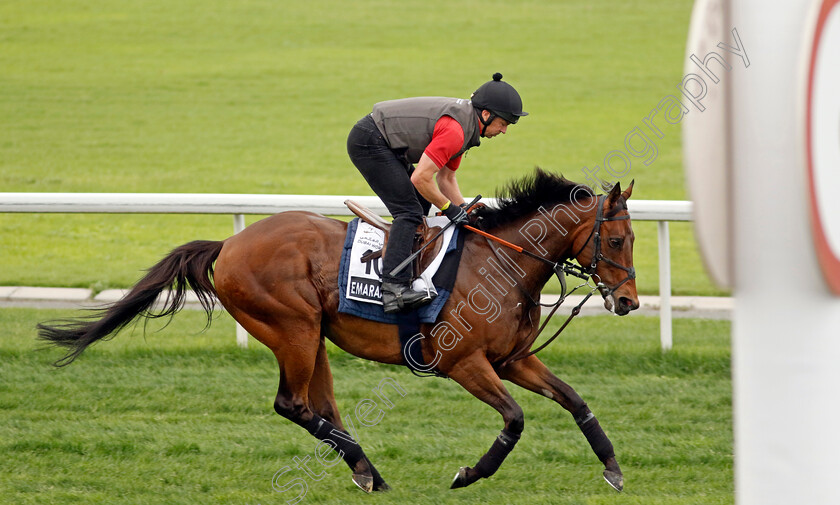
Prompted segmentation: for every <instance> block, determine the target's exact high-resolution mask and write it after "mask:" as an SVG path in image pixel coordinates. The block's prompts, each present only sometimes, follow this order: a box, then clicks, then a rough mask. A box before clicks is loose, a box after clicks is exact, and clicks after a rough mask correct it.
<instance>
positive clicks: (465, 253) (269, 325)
mask: <svg viewBox="0 0 840 505" xmlns="http://www.w3.org/2000/svg"><path fill="white" fill-rule="evenodd" d="M632 187H633V184H632V183H631V184H630V186H629V187H628V188H627V189H626V190H625V191H624V192H622V191H621V187H620V185H616V186H615V187H614V188H613V189H612V190H611V191H610V192H609V193H608V194H606V195H595V193H594V192H593V191H592V190H591V189H590V188H589V187H587V186H583V185H578V184H575V183H574V182H571V181H568V180H567V179H565V178H563V177H561V176H557V175H554V174H551V173H548V172H545V171H543V170H540V169H539V168H538V169H536V170H535V172H534V173H533V175H530V176H526V177H524V178H523V179H520V180H518V181H513V182H511V183H509V184H508V185H507V186H506V188H503V189H502V191H501V195H500V198H499V199H498V203H497V205H496V206H494V207H489V206H488V207H483V208H479V209H477V210H475V211H474V212H473V214H472V216H473V218H474V219H475V222H476V223H477V225H480V226H481V228H482V229H483V230H484V231H486V232H489V233H491V234H494V235H495V236H497V237H500V238H502V239H504V240H507V241H508V242H511V243H514V244H515V243H520V244H523V243H524V244H525V245H524V247H523V249H525V250H526V252H528V253H529V254H518V255H517V254H516V253H513V252H511V253H507V252H505V251H502V250H500V249H499V248H498V247H497V246H495V245H494V244H493V243H492V242H491V241H489V240H487V239H485V238H484V237H481V236H479V235H478V234H475V233H468V232H466V231H463V230H462V232H464V233H467V236H466V237H465V240H464V245H463V249H462V259H461V265H460V268H459V271H458V274H457V278H456V280H455V284H454V287H453V289H452V292H451V295H450V298H449V300H448V301H447V302H446V305H444V307H443V310H442V311H441V313H440V316H439V317H438V321H437V323H436V324H435V325H431V324H424V325H422V326H421V331H422V335H424V336H426V338H422V339H421V340H419V345H420V347H421V351H422V356H423V359H424V360H425V362H426V363H434V366H435V369H436V371H437V372H438V373H439V374H442V375H445V376H447V377H449V378H451V379H452V380H454V381H455V382H457V383H458V384H459V385H461V386H462V387H463V388H464V389H466V390H467V391H469V392H470V393H471V394H472V395H473V396H475V397H476V398H478V399H479V400H481V401H483V402H485V403H487V404H488V405H490V406H491V407H493V408H494V409H496V410H497V411H498V412H499V414H501V416H502V419H503V421H504V427H503V429H502V430H501V433H500V434H499V436H498V437H497V438H496V439H495V441H494V442H493V444H492V446H491V447H490V449H489V450H488V452H487V453H486V454H484V455H483V456H482V457H481V458H480V459H479V461H478V462H477V463H476V465H475V466H473V467H462V468H461V469H460V470H459V471H458V473H457V474H456V476H455V479H454V481H453V483H452V486H451V487H452V488H460V487H464V486H468V485H470V484H472V483H474V482H476V481H477V480H479V479H481V478H486V477H490V476H491V475H493V474H494V473H495V472H496V470H498V469H499V467H500V466H501V464H502V462H503V461H504V459H505V457H506V456H507V455H508V454H509V453H510V452H511V450H513V448H514V446H515V444H516V442H517V441H518V440H519V438H520V435H521V434H522V431H523V428H524V414H523V412H522V409H521V408H520V407H519V405H517V403H516V402H515V401H514V399H513V398H512V397H511V395H510V393H508V391H507V389H506V388H505V386H504V384H503V383H502V381H503V380H506V381H510V382H512V383H514V384H516V385H518V386H521V387H523V388H525V389H527V390H529V391H533V392H535V393H537V394H540V395H544V396H546V397H548V398H549V399H552V400H554V401H555V402H557V403H559V404H560V406H561V407H563V408H564V409H566V410H567V411H569V412H570V413H571V414H572V417H573V419H574V420H575V422H576V423H577V424H578V426H579V427H580V429H581V431H582V432H583V435H584V436H585V437H586V439H587V441H588V442H589V444H590V446H591V448H592V450H593V452H594V453H595V455H596V456H597V457H598V458H599V459H600V461H601V462H602V463H603V464H604V468H605V469H604V477H605V478H606V480H607V482H608V483H609V484H610V485H611V486H613V487H614V488H615V489H616V490H618V491H621V490H622V488H623V486H624V478H623V475H622V473H621V469H620V467H619V465H618V462H617V461H616V457H615V453H614V450H613V446H612V443H611V442H610V440H609V439H608V438H607V436H606V434H605V433H604V430H603V429H602V428H601V426H600V425H599V423H598V420H597V419H596V418H595V416H594V414H593V413H592V411H591V410H590V409H589V407H588V406H587V404H586V403H585V402H584V401H583V399H582V398H581V397H580V396H579V395H578V394H577V393H576V392H575V391H574V389H572V388H571V387H570V386H569V385H567V384H566V383H564V382H563V381H561V380H560V379H558V378H557V377H555V376H554V375H553V374H552V373H551V372H550V371H549V370H548V368H547V367H546V366H545V365H544V364H543V363H542V362H541V361H540V360H539V359H538V358H537V356H536V355H528V356H527V357H522V356H523V354H522V351H523V350H524V351H525V352H526V354H527V351H528V348H529V347H530V345H531V343H533V338H535V337H536V326H535V324H534V322H535V321H536V322H539V320H540V310H541V309H540V306H539V299H540V292H541V290H542V288H543V286H544V285H545V284H546V282H547V281H548V280H549V279H550V278H551V276H552V274H553V273H554V272H555V271H556V267H557V265H559V264H560V262H561V261H564V260H567V259H575V260H577V261H578V263H579V264H580V265H581V266H584V267H586V270H587V271H588V273H590V274H591V275H592V277H593V278H594V279H595V280H597V281H598V283H599V284H598V286H599V289H600V290H601V295H602V296H603V298H604V305H605V307H606V308H607V309H608V310H611V311H612V312H614V313H616V314H618V315H625V314H627V313H628V312H630V311H631V310H634V309H636V308H638V307H639V301H638V296H637V293H636V284H635V280H634V279H635V272H634V270H633V241H634V235H633V230H632V228H631V225H630V219H629V213H628V211H627V205H626V202H627V199H628V198H630V194H631V192H632ZM346 231H347V223H345V222H343V221H339V220H335V219H330V218H327V217H324V216H321V215H317V214H314V213H310V212H297V211H292V212H283V213H280V214H276V215H274V216H271V217H268V218H265V219H263V220H261V221H259V222H256V223H254V224H252V225H251V226H249V227H248V228H246V229H245V230H244V231H242V232H240V233H239V234H237V235H234V236H232V237H230V238H228V239H226V240H223V241H194V242H190V243H188V244H185V245H183V246H180V247H178V248H176V249H174V250H173V251H172V252H171V253H170V254H169V255H167V256H166V257H165V258H164V259H162V260H161V261H160V262H159V263H158V264H157V265H155V266H154V267H152V268H151V269H150V270H149V271H148V273H147V274H146V275H145V277H143V278H142V279H141V280H140V281H139V282H138V283H137V284H136V285H135V286H134V287H133V288H132V289H131V290H130V291H129V292H128V293H127V294H126V295H125V297H123V298H122V299H121V300H120V301H118V302H115V303H114V304H112V305H110V306H108V307H106V308H104V309H102V310H101V311H99V312H97V313H96V314H95V315H94V316H93V317H92V318H80V319H71V320H64V321H55V322H47V323H43V324H39V325H38V329H39V336H40V338H41V339H43V340H45V341H46V342H48V343H50V344H55V345H58V346H62V347H65V348H66V349H67V354H66V355H65V356H64V357H63V358H62V359H60V360H58V361H57V362H56V363H55V365H56V366H64V365H67V364H69V363H70V362H72V361H73V360H74V359H75V358H76V357H77V356H78V355H79V354H80V353H81V352H82V351H84V350H85V349H86V348H87V347H88V346H89V345H91V344H93V343H95V342H97V341H99V340H102V339H105V338H106V337H108V336H112V335H115V334H116V333H117V332H118V331H119V330H121V329H122V328H124V327H125V326H127V325H129V324H130V323H132V322H135V321H137V320H138V319H139V318H141V317H147V318H148V317H164V316H171V315H173V314H174V313H175V312H177V311H178V310H180V309H181V308H182V307H183V304H184V301H185V296H186V289H187V286H190V287H192V289H193V291H194V292H195V294H196V295H197V297H198V298H199V301H200V302H201V304H202V306H203V307H204V309H205V310H206V312H207V317H208V325H209V324H210V317H211V313H212V311H213V307H214V304H215V299H218V301H219V302H221V304H222V305H223V306H224V308H225V309H226V310H227V311H228V312H229V313H230V314H231V316H232V317H233V318H234V319H235V320H236V321H237V322H239V324H241V325H242V326H243V327H244V328H245V329H246V330H247V331H248V333H250V334H251V335H252V336H254V338H256V339H257V340H259V341H260V342H262V343H263V344H264V345H266V346H267V347H268V348H269V349H271V351H272V352H273V353H274V355H275V356H276V358H277V362H278V363H279V366H280V385H279V388H278V392H277V396H276V399H275V401H274V410H275V411H276V412H277V413H278V414H279V415H281V416H282V417H284V418H286V419H288V420H290V421H292V422H294V423H296V424H298V425H299V426H301V427H302V428H304V429H306V430H307V431H308V432H309V433H310V434H311V435H313V436H314V437H316V438H317V439H319V440H321V441H322V442H324V443H326V444H328V445H330V447H331V448H332V449H333V450H334V451H335V452H336V453H337V454H338V456H340V457H342V458H343V459H344V461H345V463H346V464H347V465H348V466H349V467H350V469H351V470H352V478H353V481H354V482H355V483H356V484H357V485H358V486H359V487H360V488H362V489H363V490H365V491H366V492H370V491H379V490H387V489H389V487H388V485H387V484H386V483H385V480H384V479H383V478H382V477H381V476H380V474H379V472H378V471H377V470H376V468H375V467H374V466H373V464H372V463H371V462H370V460H369V459H368V457H367V456H366V455H365V453H364V451H363V450H362V448H361V446H360V445H359V444H358V443H357V442H356V441H355V440H354V439H353V438H352V437H351V436H349V434H348V432H347V430H346V429H345V427H344V425H343V424H342V421H341V417H340V416H339V412H338V407H337V405H336V401H335V397H334V393H333V377H332V372H331V371H330V366H329V362H328V360H327V349H326V346H325V339H330V340H331V341H332V342H333V343H335V344H336V345H337V346H338V347H339V348H341V349H343V350H344V351H346V352H348V353H350V354H352V355H354V356H357V357H359V358H362V359H367V360H372V361H378V362H380V363H386V364H392V365H401V364H404V360H403V355H402V352H401V351H402V348H401V345H400V340H399V338H398V329H397V327H396V326H395V325H389V324H384V323H379V322H373V321H369V320H366V319H361V318H359V317H356V316H352V315H348V314H343V313H340V312H339V311H338V306H339V292H338V288H337V286H338V272H339V258H340V256H341V251H342V245H343V243H344V239H345V232H346ZM511 254H514V255H515V257H512V256H510V255H511ZM491 273H492V275H491ZM165 291H166V292H168V293H169V294H168V296H167V297H166V300H165V302H164V303H163V306H162V308H158V309H155V304H156V300H157V298H158V296H159V295H161V293H163V292H165ZM214 297H215V298H214ZM417 342H418V341H415V344H414V345H417ZM515 354H516V355H517V356H516V359H511V358H513V357H514V355H515Z"/></svg>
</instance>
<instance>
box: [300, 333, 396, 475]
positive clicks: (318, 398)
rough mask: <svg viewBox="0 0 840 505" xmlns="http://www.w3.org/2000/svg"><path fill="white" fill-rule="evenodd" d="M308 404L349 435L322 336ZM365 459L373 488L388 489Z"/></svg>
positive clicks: (368, 460) (371, 464)
mask: <svg viewBox="0 0 840 505" xmlns="http://www.w3.org/2000/svg"><path fill="white" fill-rule="evenodd" d="M309 405H310V407H311V408H312V410H313V411H314V412H315V413H316V414H318V415H319V416H321V417H323V418H324V419H326V420H327V421H329V422H331V423H332V424H333V425H335V427H336V428H338V429H339V430H341V431H342V432H343V433H345V434H346V435H347V436H348V437H350V434H349V433H348V432H347V430H346V429H344V424H343V423H342V422H341V416H340V415H339V413H338V405H337V404H336V402H335V393H334V391H333V377H332V372H331V371H330V362H329V359H328V358H327V347H326V345H325V343H324V339H323V338H322V339H321V343H320V345H319V346H318V354H317V357H316V358H315V371H314V373H313V375H312V382H311V383H310V384H309ZM365 459H366V461H367V463H368V466H369V467H370V472H371V475H372V476H373V490H374V491H387V490H388V489H390V487H389V486H388V484H387V483H385V480H384V479H383V478H382V476H380V475H379V472H378V471H377V470H376V468H375V467H374V466H373V463H371V462H370V459H367V456H365ZM351 469H352V467H351Z"/></svg>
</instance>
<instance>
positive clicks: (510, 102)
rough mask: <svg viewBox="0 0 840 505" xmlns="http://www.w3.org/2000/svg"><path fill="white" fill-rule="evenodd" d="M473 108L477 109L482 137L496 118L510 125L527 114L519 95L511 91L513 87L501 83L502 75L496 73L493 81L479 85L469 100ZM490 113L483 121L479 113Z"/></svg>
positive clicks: (513, 90)
mask: <svg viewBox="0 0 840 505" xmlns="http://www.w3.org/2000/svg"><path fill="white" fill-rule="evenodd" d="M470 99H471V100H472V104H473V107H475V108H476V109H478V112H479V115H478V118H479V120H480V121H481V124H482V125H484V128H482V129H481V135H482V136H483V135H484V130H485V129H486V128H487V126H488V125H489V124H490V123H491V122H493V119H495V118H496V116H498V117H500V118H502V119H504V120H505V121H507V122H508V123H510V124H514V123H516V122H517V121H519V118H520V117H522V116H527V115H528V113H527V112H524V111H523V110H522V98H520V97H519V93H517V92H516V90H515V89H513V86H511V85H510V84H508V83H506V82H504V81H502V74H500V73H499V72H496V73H495V74H493V80H492V81H487V82H485V83H484V84H482V85H481V87H479V88H478V89H477V90H475V93H473V94H472V97H471V98H470ZM482 110H488V111H490V117H489V118H488V119H487V121H485V120H484V119H483V118H482V117H481V113H480V112H481V111H482Z"/></svg>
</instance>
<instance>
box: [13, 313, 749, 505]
mask: <svg viewBox="0 0 840 505" xmlns="http://www.w3.org/2000/svg"><path fill="white" fill-rule="evenodd" d="M70 315H77V313H75V312H71V311H55V310H36V309H4V310H2V311H0V327H2V328H3V335H2V337H1V338H0V376H2V381H1V382H0V452H2V454H3V457H2V458H0V496H2V500H0V501H2V502H3V503H15V504H36V503H37V504H40V503H51V504H71V503H72V504H86V503H91V504H92V503H125V504H138V505H139V504H142V505H152V504H172V503H178V504H191V503H224V504H228V503H230V504H241V505H244V504H256V503H261V504H263V505H268V504H281V503H285V500H286V499H290V498H291V497H292V496H293V494H292V492H291V491H289V492H287V493H282V494H279V493H277V492H275V491H273V490H272V488H271V479H272V476H273V475H274V474H275V473H276V472H277V471H278V470H280V469H281V468H283V467H284V466H291V467H294V461H293V458H294V457H299V458H303V457H306V456H312V454H313V451H314V449H315V445H316V444H315V441H314V439H312V438H311V437H310V436H309V435H307V434H306V433H305V432H304V431H303V430H302V429H300V428H298V427H296V426H294V425H292V424H291V423H289V422H288V421H286V420H284V419H282V418H280V417H279V416H277V415H276V414H275V413H274V412H273V409H272V402H273V399H274V394H275V391H276V386H277V365H276V361H275V359H274V357H273V356H272V355H271V353H270V352H269V351H268V350H267V349H266V348H264V347H263V346H261V345H259V344H258V343H256V342H254V341H252V342H251V344H252V345H251V347H250V348H249V349H247V350H242V349H238V348H236V347H235V343H234V340H233V339H232V337H231V334H232V332H233V323H232V321H231V320H230V319H229V317H227V316H226V315H221V316H219V317H218V318H217V320H216V321H214V324H213V326H211V328H210V329H209V330H208V331H206V332H203V333H199V330H200V329H201V328H202V327H203V322H204V321H203V315H202V314H201V313H199V312H194V311H185V312H182V313H180V314H178V315H177V316H176V317H175V319H174V320H173V322H172V323H171V325H170V326H168V327H167V328H166V329H164V330H162V331H159V332H156V331H155V330H156V329H157V328H158V326H156V325H157V324H158V323H154V324H153V325H151V326H150V327H149V328H148V331H147V333H146V336H145V338H144V337H143V336H142V334H143V332H142V331H141V329H140V328H137V329H135V330H134V332H133V333H130V332H126V333H125V334H121V335H120V336H118V337H117V338H115V339H114V340H113V341H109V342H102V343H100V344H97V345H95V346H94V347H92V348H90V349H89V350H88V351H87V352H86V353H85V354H84V355H83V356H82V357H81V358H80V359H79V360H78V361H77V362H76V363H74V364H72V365H71V366H69V367H67V368H64V369H60V370H54V369H52V368H51V367H50V362H51V361H52V360H54V359H56V358H57V357H59V352H58V351H57V350H55V349H52V350H46V351H36V350H35V349H36V348H37V347H38V344H36V341H35V339H34V328H33V327H34V325H35V324H36V323H37V322H40V321H43V320H45V319H50V318H56V317H66V316H70ZM674 324H675V329H674V338H675V347H674V349H673V350H672V351H670V352H668V353H662V352H661V351H660V349H659V343H658V339H657V334H658V333H657V332H658V320H657V319H655V318H647V317H640V316H629V317H625V318H615V317H589V318H582V319H578V320H576V321H575V323H574V324H573V325H572V326H571V327H570V328H569V330H568V331H567V332H564V334H563V337H562V338H561V339H560V340H559V341H558V342H556V343H555V344H553V345H552V346H551V347H549V348H548V349H547V350H546V351H545V353H544V354H543V356H542V357H543V359H544V361H545V362H546V363H547V364H548V365H549V367H550V368H551V369H552V370H553V371H554V372H555V373H556V374H557V375H558V376H559V377H560V378H561V379H563V380H565V381H566V382H568V383H569V384H570V385H572V386H573V387H574V388H575V389H576V390H577V391H578V392H579V393H580V394H581V395H582V396H583V398H584V399H585V400H586V401H587V402H588V403H589V405H590V407H591V408H592V410H593V411H594V412H595V413H596V414H597V415H598V418H599V420H600V421H601V424H602V425H603V426H604V428H605V429H606V431H607V433H608V435H609V436H610V437H611V439H612V441H613V443H614V445H615V447H616V452H617V455H618V458H619V461H620V463H621V464H622V468H623V470H624V473H625V477H626V482H627V487H626V491H625V492H624V493H622V494H620V495H619V494H616V493H615V492H614V491H613V490H612V489H611V488H609V486H607V484H606V483H605V482H603V479H602V477H601V470H602V465H601V464H600V462H598V461H597V458H596V457H595V456H594V455H593V454H592V452H591V450H590V449H589V447H588V445H587V444H586V441H585V439H584V438H583V436H582V435H581V433H580V431H579V430H578V428H577V427H576V426H575V424H574V422H573V421H572V419H571V416H570V415H569V414H568V413H566V412H565V411H563V410H562V409H561V408H560V407H559V406H557V405H556V404H555V403H554V402H552V401H550V400H548V399H547V398H543V397H541V396H537V395H534V394H532V393H530V392H526V391H524V390H522V389H520V388H518V387H516V386H513V385H509V386H508V387H509V389H510V391H511V393H512V394H513V395H514V397H515V398H516V400H517V402H518V403H519V404H520V405H521V406H522V408H523V410H524V412H525V432H524V435H523V437H522V439H521V441H520V442H519V444H518V445H517V447H516V449H515V450H514V451H513V453H511V455H510V456H509V458H508V460H507V461H506V462H505V464H504V465H503V466H502V468H501V469H500V470H499V472H498V473H497V474H496V475H495V476H493V477H492V478H491V479H488V480H482V481H480V482H478V483H476V484H474V485H472V486H470V487H469V488H467V489H463V490H457V491H450V490H448V486H449V484H450V482H451V479H452V476H453V475H454V474H455V472H456V470H457V469H458V468H459V467H460V466H462V465H473V464H475V462H476V461H477V459H478V458H479V457H480V456H481V454H483V453H484V451H486V450H487V449H488V448H489V446H490V444H491V443H492V440H493V439H494V437H495V436H496V435H497V434H498V431H499V429H500V428H501V418H500V416H499V415H498V414H497V413H496V412H495V411H493V410H492V409H491V408H489V407H488V406H486V405H484V404H483V403H481V402H479V401H478V400H476V399H474V398H473V397H471V396H470V395H469V394H468V393H466V392H465V391H463V390H462V389H461V388H460V387H459V386H458V385H456V384H455V383H453V382H451V381H447V380H442V379H418V378H415V377H414V376H412V375H411V374H410V373H408V372H407V371H406V370H404V369H402V368H400V367H393V366H385V365H379V364H376V363H372V362H367V361H362V360H359V359H356V358H354V357H352V356H350V355H347V354H346V353H344V352H342V351H340V350H338V349H337V348H335V347H333V346H330V349H329V356H330V360H331V363H332V368H333V372H334V376H335V388H336V396H337V398H338V403H339V408H340V409H341V412H342V415H343V416H344V417H345V419H346V418H347V416H348V414H351V413H352V411H353V408H354V407H355V405H356V404H357V402H359V401H360V400H361V399H363V398H373V399H376V397H375V396H374V395H373V394H372V393H371V390H372V389H373V388H374V387H375V386H376V385H377V384H378V383H379V381H381V380H382V379H383V378H385V377H392V378H394V379H396V380H397V381H398V383H399V384H400V385H401V386H402V387H403V388H404V389H405V390H406V396H405V397H403V398H400V397H399V396H398V395H396V394H389V397H390V398H391V399H392V401H393V403H394V407H393V408H392V409H390V410H388V409H385V414H384V417H383V418H382V420H381V421H380V422H379V423H378V424H377V425H376V426H373V427H364V426H360V425H359V423H358V422H356V423H355V426H356V427H357V429H358V435H359V438H360V442H361V443H362V445H363V447H364V448H365V450H366V451H367V453H368V455H369V456H370V457H371V459H372V461H373V462H374V464H375V465H376V466H377V468H378V469H379V470H380V471H381V472H382V474H383V476H384V477H385V478H386V479H387V481H388V482H389V484H390V485H391V486H392V487H393V488H394V489H393V491H391V492H389V493H386V494H376V495H372V496H368V495H365V494H364V493H362V492H361V491H359V490H358V489H357V488H356V487H355V486H354V485H353V484H352V483H351V481H350V474H349V470H348V469H347V468H346V466H345V465H344V464H343V463H341V464H339V465H337V466H335V467H332V468H330V469H328V470H327V471H326V472H327V473H326V475H325V476H324V477H323V478H322V479H321V480H320V481H313V480H311V479H307V481H308V483H309V491H308V493H307V495H306V497H305V499H304V501H303V502H302V503H304V504H305V503H350V504H352V503H359V504H373V503H376V504H390V503H395V504H396V503H399V504H403V503H444V504H463V503H479V502H481V503H515V504H519V503H535V504H541V503H545V504H549V503H550V504H570V505H571V504H575V505H577V504H644V505H650V504H680V505H682V504H685V505H689V504H690V505H695V504H704V505H707V504H731V503H733V480H732V479H733V477H732V464H733V461H732V450H733V449H732V419H731V382H730V354H729V348H730V347H729V332H730V328H729V323H728V322H725V321H710V320H695V319H677V320H675V322H674ZM386 391H387V390H386ZM354 421H355V419H354ZM311 464H312V465H311V467H312V468H315V469H317V468H319V467H320V465H319V464H318V463H316V462H314V458H313V460H312V461H311ZM292 476H299V477H303V473H302V472H301V471H299V470H293V472H290V473H288V474H286V475H285V476H284V478H281V479H280V480H279V482H278V483H279V484H280V485H283V484H285V483H286V482H288V481H289V480H291V478H292Z"/></svg>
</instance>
